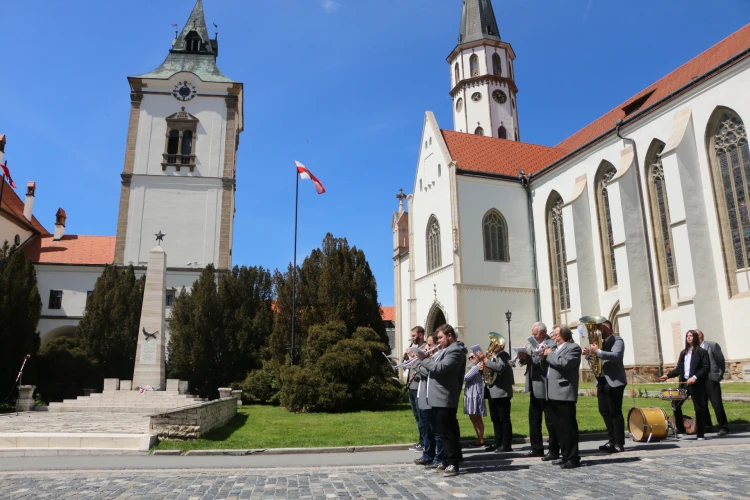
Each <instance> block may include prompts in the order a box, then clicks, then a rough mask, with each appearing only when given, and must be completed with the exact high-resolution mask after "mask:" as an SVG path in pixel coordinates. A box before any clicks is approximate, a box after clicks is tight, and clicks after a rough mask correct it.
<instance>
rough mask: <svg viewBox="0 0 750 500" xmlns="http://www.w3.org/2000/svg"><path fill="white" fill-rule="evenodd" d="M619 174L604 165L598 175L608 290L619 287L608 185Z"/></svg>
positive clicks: (605, 280)
mask: <svg viewBox="0 0 750 500" xmlns="http://www.w3.org/2000/svg"><path fill="white" fill-rule="evenodd" d="M616 173H617V170H615V167H613V166H612V164H611V163H607V162H605V163H603V164H602V166H601V167H599V172H598V173H597V177H598V182H597V191H598V194H599V199H598V200H597V205H598V207H599V234H600V237H601V245H602V259H603V260H604V284H605V285H606V288H611V287H613V286H615V285H617V264H616V263H615V241H614V236H613V235H612V212H611V211H610V207H609V192H608V191H607V184H609V182H610V181H611V180H612V178H613V177H614V176H615V174H616Z"/></svg>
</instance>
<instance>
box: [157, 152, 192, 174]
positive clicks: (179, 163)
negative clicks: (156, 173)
mask: <svg viewBox="0 0 750 500" xmlns="http://www.w3.org/2000/svg"><path fill="white" fill-rule="evenodd" d="M162 156H163V157H164V161H163V162H162V164H161V169H162V170H166V169H167V167H176V168H177V171H178V172H179V171H180V168H181V167H188V168H190V171H191V172H192V171H193V169H194V168H195V155H178V154H169V153H164V154H163V155H162Z"/></svg>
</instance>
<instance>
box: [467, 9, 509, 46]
mask: <svg viewBox="0 0 750 500" xmlns="http://www.w3.org/2000/svg"><path fill="white" fill-rule="evenodd" d="M477 40H496V41H498V42H499V41H500V30H499V29H498V28H497V20H496V19H495V12H494V11H493V10H492V1H491V0H463V8H462V10H461V26H460V28H459V33H458V43H459V44H463V43H471V42H476V41H477Z"/></svg>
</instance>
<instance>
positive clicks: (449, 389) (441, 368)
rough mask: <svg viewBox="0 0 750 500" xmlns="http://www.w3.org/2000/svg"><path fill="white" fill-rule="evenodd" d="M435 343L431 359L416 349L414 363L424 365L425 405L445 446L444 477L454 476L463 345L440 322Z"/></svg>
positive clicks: (458, 453) (459, 457) (458, 455)
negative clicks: (438, 347) (425, 372)
mask: <svg viewBox="0 0 750 500" xmlns="http://www.w3.org/2000/svg"><path fill="white" fill-rule="evenodd" d="M437 334H438V343H439V344H440V346H441V350H440V352H438V353H437V354H436V355H435V356H434V357H433V358H427V357H426V356H425V354H424V352H421V351H420V352H418V353H417V357H418V358H419V361H418V362H417V366H420V367H424V368H425V369H426V370H427V372H428V373H429V375H428V376H427V404H428V405H430V406H431V407H432V411H433V415H434V416H435V422H436V423H437V433H438V434H439V435H440V436H441V437H442V438H443V447H444V449H445V461H444V464H445V472H444V473H443V475H444V476H445V477H450V476H457V475H458V473H459V464H460V463H461V461H462V460H463V455H462V454H461V430H460V429H459V427H458V419H457V418H456V412H457V410H458V400H459V398H460V395H461V387H462V386H463V382H464V371H466V347H464V345H463V343H462V342H459V341H458V338H457V337H456V331H455V330H454V329H453V327H452V326H451V325H442V326H441V327H439V328H438V329H437Z"/></svg>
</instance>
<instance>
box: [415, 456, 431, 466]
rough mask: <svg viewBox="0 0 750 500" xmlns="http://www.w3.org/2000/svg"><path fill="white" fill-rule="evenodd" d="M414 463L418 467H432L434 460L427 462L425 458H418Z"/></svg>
mask: <svg viewBox="0 0 750 500" xmlns="http://www.w3.org/2000/svg"><path fill="white" fill-rule="evenodd" d="M414 463H415V464H417V465H430V464H431V463H432V460H425V459H423V458H418V459H416V460H414Z"/></svg>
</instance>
